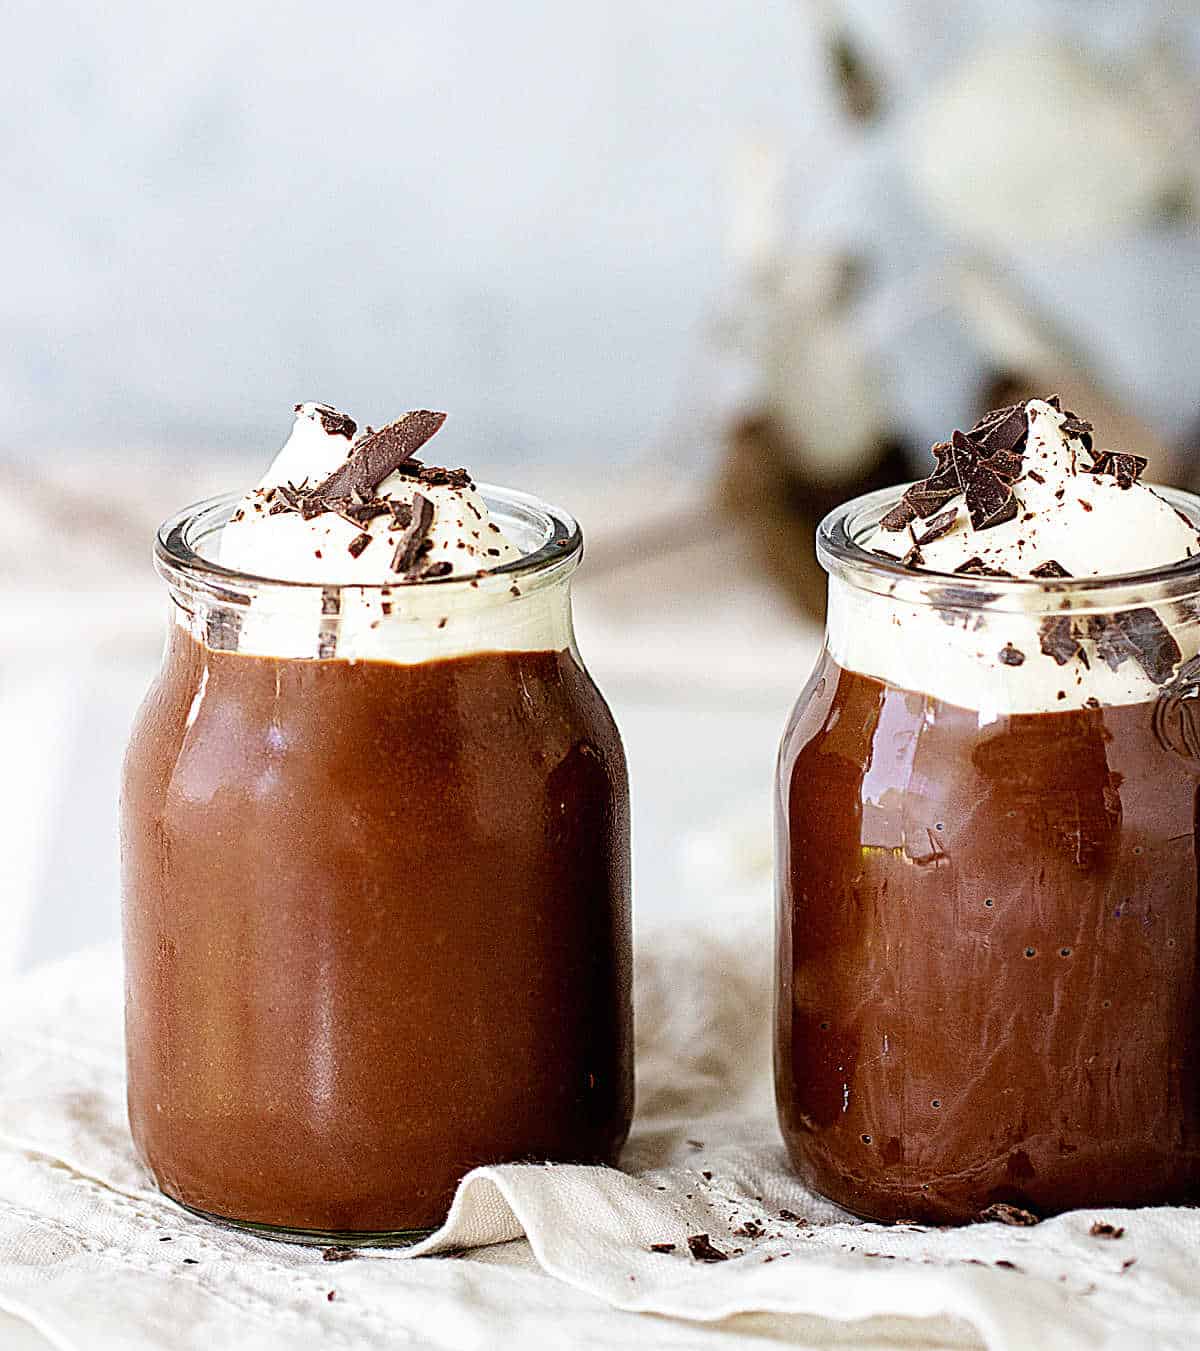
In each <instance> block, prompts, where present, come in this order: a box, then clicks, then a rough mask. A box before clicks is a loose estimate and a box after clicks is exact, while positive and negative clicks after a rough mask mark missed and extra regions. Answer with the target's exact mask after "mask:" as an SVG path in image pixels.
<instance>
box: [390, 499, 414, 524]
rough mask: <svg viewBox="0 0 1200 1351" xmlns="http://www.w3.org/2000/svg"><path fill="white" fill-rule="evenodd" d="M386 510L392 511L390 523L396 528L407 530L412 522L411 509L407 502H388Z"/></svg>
mask: <svg viewBox="0 0 1200 1351" xmlns="http://www.w3.org/2000/svg"><path fill="white" fill-rule="evenodd" d="M387 507H388V510H389V511H390V512H391V513H392V524H393V525H394V526H395V527H396V528H397V530H407V529H408V527H409V526H410V525H411V524H412V518H413V509H412V506H411V505H410V504H409V503H408V502H390V501H389V502H388V504H387Z"/></svg>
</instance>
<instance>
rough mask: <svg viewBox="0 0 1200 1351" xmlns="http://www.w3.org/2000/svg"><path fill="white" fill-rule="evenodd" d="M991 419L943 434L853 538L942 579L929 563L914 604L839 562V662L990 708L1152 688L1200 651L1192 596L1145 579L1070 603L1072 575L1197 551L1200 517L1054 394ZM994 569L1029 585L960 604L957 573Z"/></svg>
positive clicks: (989, 714)
mask: <svg viewBox="0 0 1200 1351" xmlns="http://www.w3.org/2000/svg"><path fill="white" fill-rule="evenodd" d="M988 418H990V419H991V423H990V431H989V423H988ZM988 418H985V419H982V420H981V422H980V423H979V424H977V426H976V428H973V429H972V431H971V432H970V433H967V434H966V435H964V434H963V433H956V434H955V439H954V441H952V442H946V443H942V444H940V445H939V446H937V447H935V448H934V449H935V453H936V454H937V456H938V467H937V469H936V470H935V472H934V473H933V474H932V475H931V476H930V477H929V478H928V479H925V480H923V481H922V482H921V483H919V484H915V485H913V487H912V488H910V489H908V490H907V491H906V492H905V494H904V496H903V498H901V500H900V502H899V503H898V504H897V506H896V507H895V508H894V509H893V510H892V511H890V512H889V513H888V514H887V516H885V517H884V521H883V523H882V524H881V525H880V526H879V527H877V528H876V529H874V530H873V531H872V532H871V533H870V534H869V535H868V536H867V537H866V538H865V539H862V540H861V541H860V543H861V544H862V545H863V547H865V548H866V549H868V550H870V551H872V552H875V553H878V554H880V555H882V556H885V557H887V558H889V559H892V560H899V561H901V562H902V563H903V564H904V565H905V566H906V567H907V568H908V569H910V570H912V571H913V572H914V573H915V574H926V573H933V574H940V575H941V581H942V582H943V583H944V584H943V585H938V584H937V583H938V579H937V578H935V577H933V576H931V577H930V578H929V585H928V587H927V589H926V597H927V598H926V600H925V601H923V602H917V603H910V602H909V601H908V599H907V598H906V599H903V600H902V599H901V598H900V597H899V596H896V595H890V594H889V595H880V594H876V593H874V592H871V591H867V590H865V589H864V588H862V587H860V586H855V585H854V584H853V582H852V581H850V580H848V579H847V577H844V576H839V575H831V577H830V585H829V618H828V642H829V646H830V650H831V652H832V653H833V656H834V658H835V660H837V662H838V663H839V665H841V666H843V667H844V668H846V669H849V670H854V671H857V672H860V673H861V674H865V675H872V676H875V677H876V678H877V679H880V680H883V681H885V682H887V683H888V684H891V685H894V686H898V687H900V688H903V689H907V690H911V691H913V692H914V693H917V694H923V695H928V696H930V697H933V698H937V699H941V700H944V701H946V702H948V703H953V704H957V705H959V706H960V707H963V708H971V709H976V710H978V711H979V714H980V718H981V720H988V719H991V718H994V717H999V716H1003V715H1006V714H1013V713H1038V712H1054V711H1061V710H1064V709H1071V708H1080V707H1087V706H1095V704H1096V703H1099V704H1129V703H1138V702H1142V701H1148V700H1152V699H1154V698H1156V696H1157V694H1158V693H1159V692H1160V691H1161V689H1162V688H1163V687H1164V685H1165V684H1167V683H1168V682H1169V680H1170V679H1171V677H1172V675H1173V674H1174V673H1175V672H1176V671H1178V669H1179V667H1180V666H1181V665H1182V664H1183V663H1184V662H1185V661H1187V660H1189V659H1190V658H1192V657H1194V656H1196V654H1197V652H1198V651H1200V617H1198V615H1197V613H1196V607H1195V606H1194V605H1189V604H1179V603H1172V604H1161V603H1158V604H1156V603H1155V600H1156V596H1155V591H1154V584H1153V583H1152V582H1148V583H1147V584H1146V588H1145V593H1146V594H1145V597H1144V603H1142V601H1139V602H1138V603H1137V604H1135V605H1133V606H1131V605H1130V603H1129V599H1130V597H1129V592H1128V590H1126V593H1125V595H1124V597H1123V600H1122V606H1123V607H1124V608H1122V609H1116V608H1113V609H1110V610H1107V611H1106V610H1105V609H1104V606H1103V600H1102V598H1101V597H1097V596H1095V595H1093V596H1092V597H1090V598H1089V599H1088V601H1087V603H1086V605H1085V604H1082V603H1081V604H1079V605H1076V606H1072V603H1071V600H1070V596H1069V590H1070V580H1069V579H1070V578H1082V577H1101V578H1110V577H1112V578H1115V577H1128V576H1129V574H1136V573H1138V572H1144V571H1146V570H1148V569H1154V568H1160V567H1165V566H1169V565H1171V564H1175V563H1179V562H1182V561H1185V560H1186V559H1188V558H1192V557H1194V556H1195V555H1196V554H1197V553H1200V537H1198V533H1197V528H1196V526H1195V525H1194V524H1193V523H1192V522H1191V521H1189V520H1187V519H1186V518H1185V517H1184V516H1183V515H1182V514H1180V512H1178V511H1177V510H1176V508H1175V507H1174V506H1173V505H1172V504H1171V503H1170V502H1168V501H1167V500H1166V499H1165V498H1164V497H1162V496H1161V495H1160V494H1159V493H1158V492H1156V491H1155V489H1154V488H1153V487H1151V486H1150V485H1148V484H1145V483H1143V482H1141V480H1140V474H1141V471H1142V469H1143V468H1144V465H1145V461H1144V460H1141V459H1139V458H1138V457H1136V456H1131V455H1116V454H1114V453H1111V452H1102V451H1094V450H1093V449H1092V436H1091V427H1090V424H1088V423H1086V422H1084V421H1082V420H1081V419H1079V418H1076V417H1074V416H1073V415H1072V414H1070V413H1066V412H1063V411H1062V410H1060V409H1059V408H1058V407H1057V406H1055V404H1053V403H1051V402H1048V401H1045V400H1041V399H1033V400H1030V401H1029V402H1028V403H1027V404H1025V405H1023V406H1015V407H1014V408H1012V409H1004V410H999V412H998V413H996V414H990V415H988ZM981 428H982V430H981ZM989 436H991V437H993V438H994V439H993V443H992V444H991V445H990V446H989ZM980 466H983V468H984V470H986V472H980ZM989 466H992V467H989ZM1198 505H1200V504H1198ZM989 576H991V577H1001V578H1007V579H1028V580H1029V581H1030V583H1031V585H1029V587H1028V588H1027V589H1026V588H1024V587H1021V588H1013V587H1011V586H1009V587H1007V588H1005V589H1004V591H1003V593H1002V594H1001V593H995V594H993V595H992V596H991V598H990V599H987V600H985V603H984V604H983V605H982V606H980V607H978V608H965V607H964V605H963V603H962V601H961V600H959V598H958V597H956V596H955V592H954V583H955V581H959V585H960V587H961V585H962V583H961V580H960V579H963V578H967V577H973V578H979V577H984V578H986V577H989ZM1038 583H1041V585H1039V584H1038ZM968 585H969V586H970V587H971V589H972V591H973V592H978V591H979V590H980V589H981V584H980V583H978V582H971V583H969V584H968ZM1130 585H1132V586H1134V590H1135V592H1136V579H1135V578H1133V579H1130V581H1129V582H1127V583H1126V584H1125V586H1126V587H1128V586H1130ZM1047 586H1051V587H1053V588H1055V589H1054V590H1052V591H1047V589H1046V588H1047ZM982 589H983V590H984V591H985V592H986V586H983V587H982ZM976 599H977V600H978V599H981V598H980V597H978V596H977V597H976ZM956 602H957V608H956ZM1097 607H1099V611H1097ZM1073 610H1075V611H1077V613H1073V612H1072V611H1073Z"/></svg>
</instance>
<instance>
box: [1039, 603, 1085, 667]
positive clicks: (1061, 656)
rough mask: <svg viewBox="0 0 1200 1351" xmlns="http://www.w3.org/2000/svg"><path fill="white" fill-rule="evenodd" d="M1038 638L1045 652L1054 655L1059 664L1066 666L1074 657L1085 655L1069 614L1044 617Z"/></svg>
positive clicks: (1050, 655)
mask: <svg viewBox="0 0 1200 1351" xmlns="http://www.w3.org/2000/svg"><path fill="white" fill-rule="evenodd" d="M1038 638H1039V640H1040V641H1041V647H1042V652H1043V654H1044V655H1045V656H1047V657H1052V658H1053V659H1054V661H1055V663H1056V664H1057V665H1059V666H1065V665H1066V664H1067V662H1069V661H1070V660H1071V658H1072V657H1075V656H1082V655H1083V648H1082V647H1080V645H1079V639H1078V638H1076V636H1075V629H1074V626H1073V625H1072V623H1071V620H1070V618H1069V617H1068V616H1067V615H1049V616H1047V618H1045V619H1043V620H1042V623H1041V627H1040V629H1039V630H1038Z"/></svg>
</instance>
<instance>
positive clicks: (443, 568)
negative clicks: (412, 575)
mask: <svg viewBox="0 0 1200 1351" xmlns="http://www.w3.org/2000/svg"><path fill="white" fill-rule="evenodd" d="M453 571H454V564H453V563H451V562H449V561H448V560H447V559H444V558H443V559H442V560H441V562H439V563H431V564H430V565H429V566H428V567H427V568H426V569H425V570H424V572H422V573H421V574H420V580H421V581H423V582H424V581H429V580H431V579H432V578H434V577H449V575H450V574H451V573H452V572H453Z"/></svg>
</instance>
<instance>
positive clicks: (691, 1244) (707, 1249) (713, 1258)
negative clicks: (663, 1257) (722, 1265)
mask: <svg viewBox="0 0 1200 1351" xmlns="http://www.w3.org/2000/svg"><path fill="white" fill-rule="evenodd" d="M687 1244H688V1250H689V1251H690V1252H691V1254H692V1256H693V1257H694V1258H695V1259H696V1261H697V1262H728V1261H729V1254H728V1253H727V1252H722V1251H721V1250H720V1248H715V1247H713V1245H712V1243H711V1242H710V1241H709V1237H708V1235H707V1234H692V1235H691V1236H690V1237H689V1238H688V1241H687Z"/></svg>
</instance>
